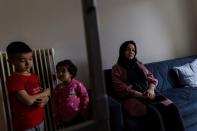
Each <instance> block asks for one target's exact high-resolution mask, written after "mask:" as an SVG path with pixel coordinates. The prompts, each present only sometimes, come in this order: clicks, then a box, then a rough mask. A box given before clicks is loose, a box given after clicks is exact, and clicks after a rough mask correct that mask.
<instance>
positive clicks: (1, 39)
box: [0, 0, 89, 84]
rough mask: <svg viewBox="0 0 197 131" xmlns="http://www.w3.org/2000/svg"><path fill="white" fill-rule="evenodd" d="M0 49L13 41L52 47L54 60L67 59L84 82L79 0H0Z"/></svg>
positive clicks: (83, 52)
mask: <svg viewBox="0 0 197 131" xmlns="http://www.w3.org/2000/svg"><path fill="white" fill-rule="evenodd" d="M0 16H1V22H0V30H1V31H0V50H5V48H6V46H7V45H8V44H9V43H10V42H12V41H15V40H21V41H25V42H27V43H28V44H29V45H30V46H31V47H32V48H51V47H52V48H54V50H55V53H56V54H55V61H56V62H58V61H59V60H62V59H71V60H73V62H74V63H75V64H76V65H77V66H78V68H79V72H78V78H79V79H82V80H83V81H84V82H85V84H88V80H89V77H88V67H87V53H86V45H85V36H84V28H83V19H82V9H81V3H80V1H79V0H60V1H54V0H41V1H40V0H33V1H27V0H17V1H5V0H0Z"/></svg>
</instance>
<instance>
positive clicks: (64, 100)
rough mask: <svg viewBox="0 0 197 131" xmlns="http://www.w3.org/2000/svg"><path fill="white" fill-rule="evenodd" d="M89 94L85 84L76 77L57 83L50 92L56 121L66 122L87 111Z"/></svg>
mask: <svg viewBox="0 0 197 131" xmlns="http://www.w3.org/2000/svg"><path fill="white" fill-rule="evenodd" d="M88 104H89V96H88V92H87V90H86V88H85V86H84V85H83V84H82V83H81V82H79V81H78V80H76V79H72V80H71V82H70V83H68V84H67V85H63V84H59V85H57V86H56V88H55V89H54V91H53V93H52V107H53V115H54V118H55V122H56V123H61V122H68V121H72V120H73V119H75V118H76V117H77V116H78V115H80V114H82V115H84V114H86V113H87V111H88Z"/></svg>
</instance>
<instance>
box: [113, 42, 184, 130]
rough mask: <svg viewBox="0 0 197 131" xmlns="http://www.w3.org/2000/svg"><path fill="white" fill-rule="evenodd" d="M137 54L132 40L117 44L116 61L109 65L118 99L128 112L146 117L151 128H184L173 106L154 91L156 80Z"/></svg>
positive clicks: (131, 114) (134, 115) (135, 115)
mask: <svg viewBox="0 0 197 131" xmlns="http://www.w3.org/2000/svg"><path fill="white" fill-rule="evenodd" d="M136 54H137V48H136V44H135V42H134V41H126V42H124V43H123V44H122V45H121V46H120V49H119V58H118V61H117V63H116V64H115V65H114V66H113V67H112V84H113V87H114V89H115V92H116V94H117V96H118V100H119V101H120V102H121V104H122V105H123V108H124V109H125V110H126V112H127V113H128V114H129V115H130V116H133V117H139V118H144V119H146V120H147V122H145V123H146V125H147V127H148V128H149V129H150V130H154V131H184V126H183V123H182V119H181V117H180V114H179V112H178V110H177V108H176V106H175V105H174V104H173V102H172V101H171V100H169V99H167V98H165V97H163V96H158V95H157V94H156V93H155V89H156V86H157V83H158V80H157V79H156V78H155V77H154V76H153V74H152V73H151V72H150V71H149V70H148V69H147V68H146V67H145V66H144V64H143V63H142V62H140V61H138V60H137V58H136ZM152 120H153V121H152ZM150 121H152V122H150ZM146 130H147V129H146Z"/></svg>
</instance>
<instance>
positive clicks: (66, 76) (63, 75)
mask: <svg viewBox="0 0 197 131" xmlns="http://www.w3.org/2000/svg"><path fill="white" fill-rule="evenodd" d="M71 77H72V75H71V74H70V72H69V71H68V69H67V67H66V66H59V67H57V78H58V79H59V80H60V81H62V82H66V83H67V82H70V81H71Z"/></svg>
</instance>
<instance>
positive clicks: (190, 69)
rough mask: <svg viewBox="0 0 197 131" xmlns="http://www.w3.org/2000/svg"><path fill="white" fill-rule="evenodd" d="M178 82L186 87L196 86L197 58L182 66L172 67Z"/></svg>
mask: <svg viewBox="0 0 197 131" xmlns="http://www.w3.org/2000/svg"><path fill="white" fill-rule="evenodd" d="M173 69H174V71H175V72H176V74H177V76H178V78H179V81H180V84H181V85H183V86H187V87H197V60H194V61H193V62H191V63H187V64H185V65H182V66H178V67H173Z"/></svg>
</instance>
